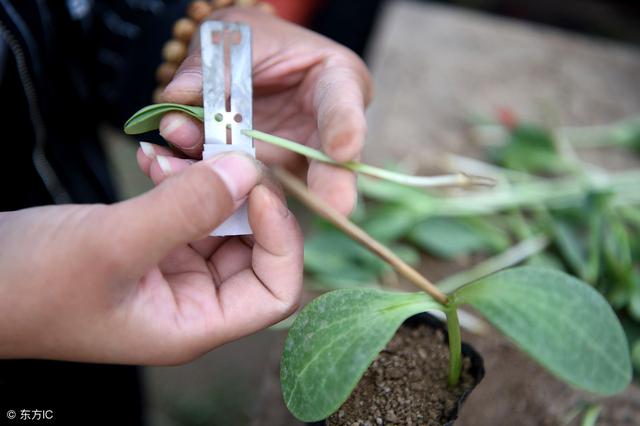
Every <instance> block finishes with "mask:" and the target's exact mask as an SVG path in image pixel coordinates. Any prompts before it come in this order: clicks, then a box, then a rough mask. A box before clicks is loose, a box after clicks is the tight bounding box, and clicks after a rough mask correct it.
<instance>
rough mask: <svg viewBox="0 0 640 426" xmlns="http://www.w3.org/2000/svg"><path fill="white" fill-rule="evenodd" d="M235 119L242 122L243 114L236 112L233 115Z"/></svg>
mask: <svg viewBox="0 0 640 426" xmlns="http://www.w3.org/2000/svg"><path fill="white" fill-rule="evenodd" d="M233 121H235V122H236V123H242V114H236V115H234V116H233Z"/></svg>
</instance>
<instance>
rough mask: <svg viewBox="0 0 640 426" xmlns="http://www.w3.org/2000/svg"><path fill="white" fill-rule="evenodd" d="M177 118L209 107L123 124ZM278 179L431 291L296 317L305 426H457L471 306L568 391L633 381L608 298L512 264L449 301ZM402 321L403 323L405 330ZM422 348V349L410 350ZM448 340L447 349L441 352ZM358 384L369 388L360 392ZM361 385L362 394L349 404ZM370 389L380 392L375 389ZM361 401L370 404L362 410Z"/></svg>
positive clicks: (347, 295)
mask: <svg viewBox="0 0 640 426" xmlns="http://www.w3.org/2000/svg"><path fill="white" fill-rule="evenodd" d="M169 110H180V111H183V112H186V113H188V114H190V115H192V116H194V117H196V118H199V119H202V109H201V108H198V107H185V106H179V105H178V106H176V105H156V106H152V107H148V108H145V109H143V110H141V111H139V112H138V113H136V115H134V116H133V117H132V118H131V119H130V120H129V121H128V122H127V124H126V125H125V132H127V133H129V134H132V133H141V132H145V131H149V130H153V129H155V128H157V125H158V123H159V119H160V116H161V115H162V114H164V113H165V112H167V111H169ZM246 134H248V135H249V136H251V137H253V138H255V139H259V140H262V141H265V142H267V143H275V144H277V145H279V146H281V147H284V148H286V149H290V150H293V151H295V152H298V153H300V154H302V155H306V156H308V157H311V158H314V159H316V160H320V161H327V162H332V163H333V161H332V160H331V159H329V158H328V157H326V156H325V155H324V154H322V153H320V152H318V151H315V150H312V149H310V148H308V147H305V146H302V145H299V144H296V143H294V142H292V141H286V140H284V139H281V138H278V137H275V136H272V135H266V134H264V133H261V132H258V131H254V130H252V131H247V132H246ZM334 164H335V163H334ZM338 165H339V166H343V167H347V168H349V169H351V170H354V171H358V172H361V173H366V174H369V175H373V176H376V177H379V178H383V179H389V180H394V181H396V182H401V183H404V184H418V185H420V186H438V185H451V184H452V183H453V184H455V183H459V184H460V183H462V184H477V183H486V181H482V180H481V179H478V178H474V177H469V176H466V175H452V176H445V177H425V178H422V177H412V176H405V175H400V174H396V173H393V172H389V171H386V170H382V169H377V168H373V167H371V166H367V165H364V164H360V163H354V162H352V163H347V164H338ZM276 175H277V176H278V177H279V179H280V181H281V182H282V183H283V185H284V186H285V188H286V189H287V190H288V191H289V192H290V193H292V194H293V195H295V196H296V197H297V198H298V199H300V200H301V201H303V203H304V204H306V205H307V206H308V207H310V208H311V209H312V210H314V211H316V212H317V213H320V214H321V215H322V216H324V217H325V218H326V219H328V220H329V221H330V222H332V223H333V224H334V225H336V226H337V227H338V228H339V229H341V230H343V231H344V232H345V233H347V234H348V235H349V236H350V237H351V238H353V239H355V240H356V241H358V242H360V243H362V244H364V245H365V246H366V247H367V248H369V249H370V250H372V251H373V252H374V253H375V254H377V255H378V256H380V257H381V258H382V259H383V260H384V261H386V262H388V263H389V264H390V265H391V266H392V267H393V268H394V269H395V270H396V271H397V272H398V273H399V274H401V275H402V276H404V277H405V278H407V279H408V280H409V281H410V282H412V283H414V284H416V285H417V286H419V287H420V288H421V289H422V290H423V291H421V292H417V293H406V292H391V291H383V290H379V289H371V288H356V289H341V290H335V291H332V292H329V293H326V294H324V295H322V296H320V297H318V298H316V299H315V300H313V301H312V302H311V303H309V304H308V305H307V306H306V307H305V308H304V309H302V310H301V311H300V313H299V314H298V316H297V317H296V319H295V321H294V323H293V325H292V327H291V329H290V331H289V335H288V337H287V340H286V343H285V348H284V353H283V356H282V362H281V374H280V377H281V385H282V391H283V396H284V400H285V403H286V405H287V407H288V408H289V410H290V411H291V412H292V413H293V415H295V416H296V417H297V418H298V419H300V420H302V421H306V422H316V421H324V420H325V419H326V424H330V425H337V424H351V423H349V422H352V423H353V422H354V421H359V420H360V419H362V420H363V424H365V422H366V421H367V420H369V419H371V420H372V421H371V424H383V423H384V424H411V423H414V424H449V422H452V421H453V420H455V417H456V413H457V407H458V404H459V402H460V401H461V400H462V399H463V398H464V396H465V395H466V394H467V393H468V392H469V391H470V389H472V388H473V387H474V386H475V384H476V383H477V381H478V380H479V379H480V378H481V377H482V374H483V373H482V366H481V361H480V360H479V357H478V356H477V354H475V353H474V352H473V351H472V350H470V349H469V348H466V349H464V350H463V347H464V346H463V345H462V343H461V338H460V326H459V321H458V309H459V308H460V306H463V305H469V306H471V307H473V308H474V309H475V310H476V311H478V312H479V313H480V314H482V315H483V316H484V317H485V318H486V319H487V320H488V321H489V322H491V323H492V324H493V325H494V326H495V327H496V328H497V329H498V330H500V331H501V332H502V333H504V334H505V335H506V336H507V337H508V338H509V339H511V340H512V341H513V342H514V343H516V344H517V345H518V346H519V347H520V348H522V349H523V350H524V351H525V352H526V353H528V354H529V355H530V356H531V357H532V358H533V359H535V360H536V361H538V362H539V363H540V364H541V365H543V366H544V367H546V368H547V369H548V370H549V371H550V372H551V373H553V374H554V375H555V376H556V377H558V378H559V379H561V380H564V381H565V382H567V383H569V384H570V385H572V386H575V387H577V388H579V389H583V390H586V391H589V392H592V393H595V394H598V395H612V394H615V393H617V392H620V391H622V390H623V389H624V388H625V387H626V386H627V385H628V384H629V382H630V380H631V363H630V358H629V349H628V344H627V340H626V338H625V335H624V332H623V330H622V327H621V325H620V323H619V321H618V319H617V317H616V315H615V314H614V312H613V311H612V309H611V307H610V306H609V304H608V303H607V302H606V301H605V299H604V298H603V297H602V296H601V295H600V294H599V293H598V292H597V291H595V290H594V289H593V288H592V287H590V286H588V285H587V284H585V283H583V282H582V281H580V280H578V279H576V278H574V277H571V276H569V275H567V274H565V273H563V272H560V271H556V270H552V269H545V268H536V267H516V268H511V269H506V270H502V271H500V272H497V273H495V274H493V275H490V276H487V277H484V278H481V279H479V280H475V281H473V282H469V283H467V284H466V285H463V286H461V287H459V288H458V289H457V290H455V291H453V292H451V293H449V294H445V293H443V292H442V291H440V290H439V289H438V288H437V287H435V286H434V285H433V284H431V283H430V282H429V281H428V280H426V279H425V278H424V277H422V276H421V275H420V274H419V273H417V272H416V271H415V270H413V269H412V268H411V267H410V266H408V265H407V264H406V263H404V262H403V261H402V260H401V259H400V258H399V257H398V256H397V255H396V254H395V253H393V252H392V251H391V250H389V249H388V248H387V247H385V246H383V245H381V244H380V243H378V242H377V241H375V240H373V239H372V238H371V237H369V236H368V235H367V234H366V233H365V232H364V231H362V230H361V229H360V228H358V227H357V226H355V225H354V224H353V223H352V222H350V221H349V220H348V219H346V218H345V217H343V216H341V215H340V214H339V213H337V212H336V211H334V210H332V209H331V208H330V207H328V206H326V205H324V204H323V203H321V202H320V201H319V200H318V199H317V198H315V197H314V196H313V195H312V194H310V193H309V192H308V191H307V190H306V188H305V187H304V185H303V184H302V183H301V182H299V181H297V180H296V179H295V178H294V177H293V176H291V175H289V174H288V173H287V172H285V171H284V170H276ZM429 311H439V312H442V313H443V314H444V315H445V317H446V330H447V335H446V336H445V333H443V330H442V329H438V326H435V328H434V327H429V326H425V325H424V324H427V323H428V324H433V321H432V320H431V319H425V317H424V316H418V317H416V315H418V314H422V313H424V312H429ZM403 323H406V324H407V325H406V327H402V328H401V330H400V332H398V333H397V331H398V329H399V328H400V327H401V325H402V324H403ZM394 336H395V337H394ZM416 341H417V342H419V343H413V342H416ZM443 344H446V345H447V346H445V353H444V354H442V345H443ZM385 347H386V349H385ZM381 351H382V354H381ZM379 354H381V355H380V356H379ZM396 355H398V356H396ZM401 358H402V359H405V360H406V359H408V360H409V363H410V368H409V369H407V365H404V366H403V365H399V364H398V360H399V359H401ZM374 360H376V361H375V363H374ZM372 363H374V364H373V366H372V368H370V366H371V365H372ZM368 369H369V371H368ZM376 374H378V376H376ZM416 374H417V376H416ZM363 376H364V380H363V381H361V379H363ZM414 376H415V378H416V379H417V380H416V381H411V380H409V381H408V382H406V385H407V386H405V387H406V388H408V390H407V391H406V393H405V394H404V395H401V396H400V398H398V397H397V396H396V398H395V402H397V403H398V404H396V407H398V408H397V409H395V410H393V409H390V410H387V411H386V412H384V413H383V412H379V413H377V412H375V410H378V411H380V408H379V407H377V405H376V404H377V403H378V402H379V401H380V398H379V392H382V393H384V392H387V390H386V388H387V387H388V386H387V383H386V382H385V381H384V380H387V379H388V381H389V382H391V381H400V382H401V380H398V379H410V378H411V377H414ZM420 376H425V377H426V376H428V377H431V378H432V379H433V380H434V381H435V382H434V385H429V387H428V388H427V389H426V391H425V389H424V388H423V389H420V387H421V386H422V385H424V383H425V382H424V381H423V380H422V378H421V377H420ZM376 380H377V381H376ZM367 381H368V383H369V388H367ZM359 382H360V383H361V384H362V383H364V385H363V386H362V387H361V386H360V385H358V383H359ZM409 382H411V383H409ZM415 383H417V385H416V384H415ZM378 385H379V386H378ZM356 386H358V389H356V392H355V393H354V394H353V396H352V398H350V395H351V394H352V392H353V391H354V389H355V388H356ZM374 388H378V389H376V391H375V392H373V393H372V392H371V390H373V389H374ZM434 389H439V390H440V392H441V395H442V396H443V399H442V400H440V401H437V400H436V401H435V402H434V404H432V405H434V406H437V407H439V408H438V409H431V408H428V407H427V409H426V411H425V412H420V411H421V410H422V409H425V405H420V406H416V404H414V403H413V402H415V401H417V400H418V399H424V397H418V396H417V395H418V394H419V392H420V391H421V390H422V391H425V392H424V393H423V394H424V395H433V394H434V392H433V390H434ZM363 397H366V398H369V400H367V401H366V402H365V400H363V399H362V398H363ZM387 399H388V398H387ZM392 400H393V399H392ZM345 401H346V403H345ZM407 401H409V402H411V404H409V405H408V406H410V407H411V408H412V409H410V410H407V409H406V406H407V404H406V402H407ZM422 402H424V401H422ZM427 405H428V404H427ZM340 407H342V409H340ZM363 407H366V408H369V410H363ZM334 413H335V414H334ZM354 419H355V420H354Z"/></svg>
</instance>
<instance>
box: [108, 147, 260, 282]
mask: <svg viewBox="0 0 640 426" xmlns="http://www.w3.org/2000/svg"><path fill="white" fill-rule="evenodd" d="M260 178H261V172H260V168H259V166H258V164H257V162H256V161H255V160H254V159H253V158H252V157H250V156H248V155H246V154H242V153H225V154H221V155H218V156H216V157H213V158H211V159H209V160H206V161H201V162H199V163H196V164H194V165H193V166H190V167H188V168H187V169H186V170H185V171H183V172H181V173H180V174H177V175H174V176H170V177H169V178H167V179H165V180H164V181H163V182H162V183H161V184H160V185H159V186H158V187H156V188H155V189H153V190H151V191H149V192H147V193H145V194H143V195H141V196H139V197H136V198H133V199H131V200H128V201H125V202H122V203H119V204H115V205H113V209H114V210H115V212H114V214H112V215H110V217H111V218H112V220H114V221H115V223H114V226H108V227H107V229H109V228H111V229H112V230H113V229H115V230H117V232H118V240H117V241H118V242H119V248H120V251H121V252H122V255H123V256H127V259H128V261H127V263H128V264H129V265H132V261H133V259H134V258H137V261H138V263H136V265H138V264H140V266H142V267H144V268H145V270H146V268H148V267H149V266H151V265H153V264H156V263H157V262H159V261H160V260H161V259H162V258H163V257H165V256H166V255H167V253H168V252H169V251H171V250H173V249H175V248H176V247H178V246H180V245H182V244H187V243H190V242H192V241H195V240H198V239H201V238H204V237H206V236H207V235H209V233H210V232H211V231H212V230H213V229H215V228H216V227H217V226H218V225H220V224H221V223H222V222H223V221H224V220H225V219H226V218H227V217H229V216H230V215H231V213H232V212H233V211H234V210H235V209H237V208H238V207H239V206H240V205H241V204H242V202H243V201H244V200H245V199H246V197H247V195H248V194H249V192H250V191H251V189H253V187H254V186H255V185H256V184H257V183H258V182H259V181H260ZM112 237H113V236H112V235H111V236H110V239H111V238H112ZM143 265H144V266H143Z"/></svg>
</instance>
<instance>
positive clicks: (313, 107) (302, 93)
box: [138, 7, 372, 214]
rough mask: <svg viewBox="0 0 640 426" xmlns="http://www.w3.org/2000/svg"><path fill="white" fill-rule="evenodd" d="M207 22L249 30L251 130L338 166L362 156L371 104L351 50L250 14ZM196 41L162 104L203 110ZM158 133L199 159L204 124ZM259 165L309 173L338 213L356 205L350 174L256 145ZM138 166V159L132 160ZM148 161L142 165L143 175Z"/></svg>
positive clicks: (232, 13)
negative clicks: (323, 155)
mask: <svg viewBox="0 0 640 426" xmlns="http://www.w3.org/2000/svg"><path fill="white" fill-rule="evenodd" d="M210 19H216V20H226V21H235V22H243V23H246V24H249V25H250V26H251V28H252V31H253V84H254V122H253V124H254V127H255V128H256V129H258V130H262V131H265V132H268V133H274V134H276V135H278V136H282V137H285V138H289V139H292V140H295V141H298V142H301V143H305V144H307V145H309V146H312V147H314V148H316V149H321V150H322V151H324V152H325V153H326V154H327V155H329V156H330V157H332V158H334V159H335V160H337V161H348V160H356V159H358V158H359V156H360V152H361V150H362V147H363V144H364V139H365V133H366V120H365V116H364V111H365V108H366V106H367V104H368V103H369V101H370V99H371V91H372V89H371V80H370V76H369V72H368V70H367V68H366V66H365V65H364V63H363V62H362V61H361V60H360V58H358V56H357V55H355V54H354V53H353V52H352V51H350V50H349V49H347V48H345V47H343V46H341V45H339V44H337V43H335V42H333V41H331V40H329V39H327V38H325V37H323V36H321V35H319V34H316V33H314V32H312V31H309V30H306V29H304V28H302V27H299V26H297V25H294V24H291V23H288V22H286V21H284V20H281V19H279V18H277V17H274V16H271V15H269V14H266V13H263V12H260V11H258V10H255V9H250V8H237V7H236V8H225V9H222V10H219V11H216V12H214V13H213V14H212V15H211V16H210ZM199 44H200V43H199V40H198V39H197V38H195V39H194V42H193V43H192V46H191V47H192V51H191V54H190V55H189V56H188V57H187V58H186V59H185V61H184V62H183V63H182V65H181V67H180V68H179V70H178V72H177V73H176V76H175V77H174V79H173V80H172V82H171V83H169V85H168V86H167V87H166V89H165V91H164V93H163V95H162V97H163V98H164V101H167V102H176V103H182V104H190V105H202V70H201V61H200V48H199ZM160 133H161V134H162V136H163V137H164V138H165V139H166V140H167V141H169V142H171V144H173V146H174V147H176V148H178V149H179V150H181V151H182V152H183V153H184V154H185V155H186V156H187V157H190V158H200V155H201V152H202V143H203V129H202V124H201V123H199V122H197V121H196V120H193V119H191V118H190V117H187V116H185V115H183V114H180V113H168V114H166V116H165V117H163V119H162V121H161V123H160ZM256 148H257V153H258V158H259V159H260V160H262V161H263V162H264V163H266V164H268V165H273V164H281V165H284V166H285V167H287V168H288V169H289V170H291V171H293V172H297V173H301V172H302V173H303V172H304V171H305V170H307V166H308V170H307V184H308V186H309V188H310V189H311V190H312V191H313V192H314V193H316V194H317V195H318V196H320V197H321V198H322V199H324V200H325V201H327V202H328V203H329V204H330V205H332V206H333V207H334V208H336V209H338V210H339V211H341V212H342V213H344V214H348V213H350V212H351V210H352V209H353V207H354V206H355V201H356V184H355V176H354V174H353V173H351V172H350V171H347V170H344V169H341V168H337V167H334V166H330V165H327V164H324V163H319V162H317V161H311V162H310V163H308V162H307V161H306V159H304V158H302V157H300V156H299V155H297V154H293V153H291V152H288V151H285V150H283V149H281V148H276V147H273V146H270V145H267V144H262V143H261V142H259V141H256ZM138 158H142V159H144V156H141V155H138ZM148 165H149V162H147V161H143V163H141V164H140V166H141V168H142V169H143V171H145V172H146V173H147V174H149V169H148Z"/></svg>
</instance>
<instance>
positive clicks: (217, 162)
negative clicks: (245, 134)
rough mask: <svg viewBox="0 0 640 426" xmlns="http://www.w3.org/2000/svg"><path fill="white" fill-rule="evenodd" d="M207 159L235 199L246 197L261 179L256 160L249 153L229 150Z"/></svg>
mask: <svg viewBox="0 0 640 426" xmlns="http://www.w3.org/2000/svg"><path fill="white" fill-rule="evenodd" d="M206 161H207V162H208V163H209V164H210V165H211V168H212V169H213V170H214V171H215V172H216V173H217V174H218V176H220V179H222V181H223V182H224V184H225V186H226V187H227V189H228V190H229V193H230V194H231V197H232V198H233V199H234V200H235V201H240V200H242V199H243V198H245V197H246V196H247V194H248V193H249V191H251V189H252V188H253V187H254V186H255V185H256V183H258V180H259V179H260V171H259V170H258V166H257V164H256V162H255V160H254V159H253V158H252V157H250V156H248V155H247V154H243V153H239V152H229V153H225V154H221V155H217V156H215V157H213V158H211V159H210V160H206Z"/></svg>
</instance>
